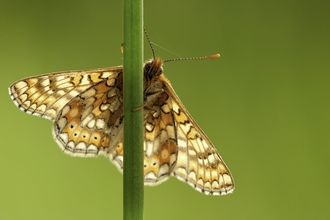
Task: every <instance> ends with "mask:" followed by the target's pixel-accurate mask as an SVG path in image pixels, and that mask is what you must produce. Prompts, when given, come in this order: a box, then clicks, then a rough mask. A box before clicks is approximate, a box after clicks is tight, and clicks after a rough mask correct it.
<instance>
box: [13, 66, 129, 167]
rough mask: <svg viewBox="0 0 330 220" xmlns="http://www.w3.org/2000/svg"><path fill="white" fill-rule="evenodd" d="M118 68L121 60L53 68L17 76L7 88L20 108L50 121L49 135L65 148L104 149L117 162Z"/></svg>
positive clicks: (79, 152)
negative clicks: (107, 65) (93, 65)
mask: <svg viewBox="0 0 330 220" xmlns="http://www.w3.org/2000/svg"><path fill="white" fill-rule="evenodd" d="M122 74H123V68H122V66H117V67H113V68H106V69H95V70H84V71H70V72H58V73H51V74H46V75H41V76H36V77H30V78H26V79H23V80H20V81H18V82H16V83H14V84H13V85H12V86H10V88H9V94H10V96H11V98H12V100H13V101H14V103H15V105H16V106H17V107H19V108H20V109H21V110H22V111H24V112H26V113H28V114H32V115H36V116H40V117H44V118H47V119H50V120H52V121H54V125H53V136H54V139H55V140H56V142H57V143H58V144H59V146H60V147H61V149H62V150H63V151H64V152H66V153H68V154H71V155H73V156H82V157H86V156H96V155H98V154H105V155H109V156H110V158H111V159H113V161H114V162H115V164H117V165H118V164H122V148H123V147H122V137H123V124H122V120H123V106H122ZM110 140H111V141H110ZM110 143H111V144H110ZM110 149H112V150H111V151H110ZM114 149H115V150H114ZM118 152H119V153H118ZM120 154H121V155H120ZM117 156H119V157H118V158H117Z"/></svg>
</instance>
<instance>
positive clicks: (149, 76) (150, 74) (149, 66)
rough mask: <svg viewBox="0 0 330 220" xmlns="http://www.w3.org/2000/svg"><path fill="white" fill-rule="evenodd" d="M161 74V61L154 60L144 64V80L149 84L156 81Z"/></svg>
mask: <svg viewBox="0 0 330 220" xmlns="http://www.w3.org/2000/svg"><path fill="white" fill-rule="evenodd" d="M162 74H163V61H162V60H161V59H159V58H155V59H152V60H149V61H147V62H146V63H145V64H144V79H145V80H147V83H148V84H150V83H152V82H154V81H156V80H157V79H158V78H159V76H160V75H162Z"/></svg>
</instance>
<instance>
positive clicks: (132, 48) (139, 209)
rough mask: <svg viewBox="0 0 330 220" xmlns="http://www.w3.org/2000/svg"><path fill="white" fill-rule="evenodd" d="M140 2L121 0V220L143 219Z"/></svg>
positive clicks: (141, 22)
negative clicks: (122, 149)
mask: <svg viewBox="0 0 330 220" xmlns="http://www.w3.org/2000/svg"><path fill="white" fill-rule="evenodd" d="M142 105H143V1H142V0H124V195H123V196H124V220H142V219H143V194H144V192H143V187H144V176H143V109H141V110H137V111H132V110H133V109H135V108H138V107H140V106H142Z"/></svg>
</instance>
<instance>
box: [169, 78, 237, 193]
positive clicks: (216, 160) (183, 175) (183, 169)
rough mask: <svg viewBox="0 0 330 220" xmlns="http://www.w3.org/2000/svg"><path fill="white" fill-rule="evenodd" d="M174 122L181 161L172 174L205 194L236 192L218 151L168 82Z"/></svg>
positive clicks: (178, 159) (178, 158) (178, 160)
mask: <svg viewBox="0 0 330 220" xmlns="http://www.w3.org/2000/svg"><path fill="white" fill-rule="evenodd" d="M164 85H165V86H164V90H165V93H167V94H168V96H169V99H168V100H167V105H168V106H170V109H171V115H172V117H173V120H174V125H175V126H174V128H175V130H174V131H175V137H176V148H177V159H176V164H175V167H174V169H173V172H172V173H171V174H172V175H174V176H175V177H177V178H178V179H179V180H182V181H184V182H187V183H188V184H189V185H191V186H192V187H194V188H195V189H196V190H198V191H200V192H203V193H205V194H212V195H224V194H227V193H230V192H232V191H233V190H234V180H233V178H232V175H231V173H230V171H229V169H228V168H227V166H226V164H225V163H224V161H223V160H222V158H221V157H220V155H219V153H218V152H217V150H216V148H215V147H214V146H213V144H212V143H211V141H210V140H209V139H208V138H207V136H206V135H205V134H204V132H203V131H202V130H201V129H200V128H199V126H198V125H197V123H196V122H195V121H194V120H193V118H192V117H191V116H190V114H189V113H188V111H187V110H186V109H185V107H184V106H183V104H182V103H181V101H180V99H179V98H178V96H177V95H176V94H175V92H174V90H173V88H172V87H171V85H170V84H169V83H168V82H167V81H165V82H164Z"/></svg>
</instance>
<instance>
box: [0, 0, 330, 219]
mask: <svg viewBox="0 0 330 220" xmlns="http://www.w3.org/2000/svg"><path fill="white" fill-rule="evenodd" d="M144 11H145V24H146V28H147V30H148V33H149V36H150V38H151V40H152V41H153V42H155V43H157V44H158V45H161V46H162V47H163V48H166V49H167V50H170V51H171V53H169V52H168V51H166V50H165V49H162V48H160V47H156V48H155V51H156V55H157V56H160V57H162V58H163V59H168V58H173V57H177V55H175V54H180V56H181V57H194V56H202V55H209V54H213V53H220V54H221V55H222V57H221V58H220V59H218V60H206V61H185V62H172V63H167V64H166V65H165V75H166V76H167V77H168V78H169V79H170V81H171V82H172V84H173V87H174V89H175V90H176V92H177V93H178V95H179V96H180V98H181V100H182V101H183V103H184V104H185V106H186V107H187V109H189V111H190V113H191V114H192V115H193V117H194V118H195V120H196V121H197V122H198V123H199V125H200V126H201V127H202V128H203V130H204V131H205V133H207V134H208V136H209V138H210V139H211V140H212V142H213V143H214V144H215V146H216V147H217V148H218V150H219V152H220V154H221V155H222V157H223V158H224V160H225V161H226V163H227V165H228V166H229V168H230V169H231V171H232V173H233V175H234V178H235V181H236V190H235V191H234V193H233V194H231V195H227V196H223V197H212V196H205V195H203V194H200V193H198V192H196V191H194V190H193V189H192V188H191V187H189V186H188V185H187V184H184V183H182V182H180V181H178V180H176V179H174V178H171V179H170V180H169V181H167V182H166V183H163V184H161V185H159V186H157V187H146V189H145V219H159V220H161V219H325V218H327V217H328V216H329V214H328V213H329V212H328V205H329V196H330V194H329V192H330V190H329V187H328V186H329V184H330V181H329V177H328V175H329V171H328V169H329V167H330V162H329V153H330V138H329V137H330V135H329V134H330V116H329V112H330V105H329V100H330V99H329V98H330V90H329V82H330V71H329V70H330V62H329V60H330V59H329V51H330V47H329V39H330V28H329V24H330V20H329V18H330V13H329V2H328V1H297V0H293V1H217V0H205V1H202V2H198V1H187V0H186V1H173V0H169V1H145V9H144ZM122 14H123V13H122V2H120V1H116V2H111V1H102V0H99V1H98V0H97V1H93V2H91V1H43V2H42V1H34V0H32V1H22V0H18V1H8V0H7V1H5V0H2V1H1V2H0V33H1V34H0V48H1V50H0V74H1V81H0V85H1V90H0V97H1V100H2V105H1V106H2V108H1V114H0V117H1V122H2V123H1V126H0V129H1V135H2V139H3V142H2V146H1V153H0V167H1V168H0V169H1V182H0V195H1V196H0V219H121V218H122V203H123V201H122V175H121V174H120V173H119V172H118V171H117V169H116V167H115V166H113V165H112V164H111V163H110V162H109V161H108V159H106V158H104V157H101V158H97V159H82V158H73V157H70V156H68V155H64V154H63V153H62V152H61V150H59V148H58V147H57V145H56V143H55V142H54V141H53V140H52V135H51V122H50V121H47V120H45V119H41V118H37V117H32V116H29V115H27V114H23V113H22V112H20V111H19V110H18V109H17V108H16V107H15V106H14V105H13V103H12V101H11V100H10V98H9V96H8V92H7V88H8V86H9V85H10V84H11V83H13V82H15V81H16V80H19V79H20V78H23V77H28V76H32V75H38V74H43V73H47V72H54V71H62V70H70V69H92V68H98V67H107V66H114V65H120V64H122V54H121V52H120V44H121V43H122V31H123V28H122V23H123V22H122V19H123V18H122ZM145 54H146V59H148V58H150V57H151V52H150V48H149V47H148V46H147V45H146V46H145Z"/></svg>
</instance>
